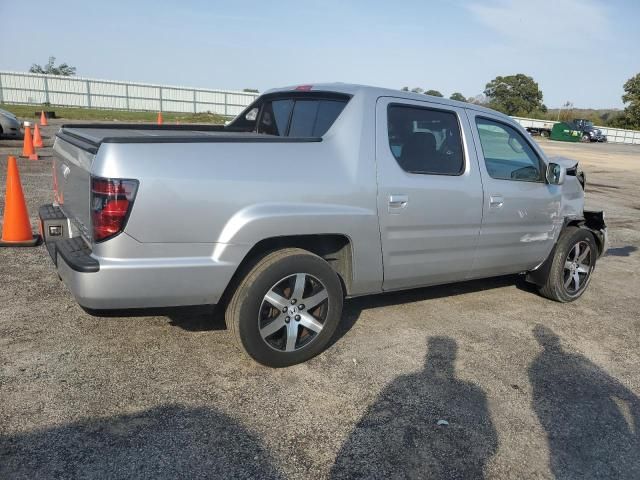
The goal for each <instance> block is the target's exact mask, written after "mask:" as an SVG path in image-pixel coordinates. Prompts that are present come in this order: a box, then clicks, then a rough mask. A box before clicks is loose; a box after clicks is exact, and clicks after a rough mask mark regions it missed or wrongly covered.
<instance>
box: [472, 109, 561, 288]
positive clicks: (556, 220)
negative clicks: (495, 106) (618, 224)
mask: <svg viewBox="0 0 640 480" xmlns="http://www.w3.org/2000/svg"><path fill="white" fill-rule="evenodd" d="M468 113H469V114H470V120H471V121H472V123H474V124H475V128H474V129H473V131H474V139H475V142H476V149H477V150H478V155H479V158H480V172H481V174H482V183H483V186H484V203H483V219H482V228H481V230H480V239H479V242H478V250H477V255H476V259H475V261H474V267H473V276H474V277H488V276H494V275H502V274H511V273H518V272H523V271H527V270H530V269H532V268H534V267H536V266H537V265H538V264H539V263H541V262H542V261H543V260H544V259H545V258H546V257H547V256H548V254H549V253H550V251H551V249H552V247H553V244H554V242H555V238H556V234H557V232H558V231H559V228H560V227H561V225H562V221H563V219H562V218H560V217H559V213H560V201H561V193H560V192H561V190H560V189H561V187H560V186H558V185H549V184H547V183H546V181H545V173H546V163H545V162H544V160H543V157H542V154H541V153H540V152H538V151H537V147H535V146H534V145H532V143H530V140H529V139H528V138H527V137H525V135H524V134H523V133H522V132H521V131H520V130H519V129H517V128H516V127H515V126H513V125H510V124H508V123H507V122H505V121H503V120H502V119H500V118H499V117H493V116H491V115H488V114H480V113H478V112H475V111H471V110H469V111H468Z"/></svg>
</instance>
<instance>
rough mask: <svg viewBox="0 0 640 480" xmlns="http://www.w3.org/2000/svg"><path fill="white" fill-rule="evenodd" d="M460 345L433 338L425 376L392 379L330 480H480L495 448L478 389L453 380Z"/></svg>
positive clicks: (339, 458) (345, 448) (341, 453)
mask: <svg viewBox="0 0 640 480" xmlns="http://www.w3.org/2000/svg"><path fill="white" fill-rule="evenodd" d="M456 353H457V344H456V342H455V340H453V339H451V338H449V337H431V338H429V340H428V351H427V355H426V359H425V366H424V369H423V370H421V371H420V372H418V373H414V374H410V375H404V376H400V377H398V378H396V379H395V380H394V381H393V382H392V383H391V384H389V385H388V386H387V387H386V388H385V389H384V390H383V391H382V392H381V393H380V395H379V396H378V398H377V400H376V401H375V402H374V403H373V404H372V405H371V406H370V407H369V408H368V410H367V412H366V413H365V415H364V416H363V418H362V419H361V420H360V421H359V423H358V424H357V425H356V427H355V428H354V429H353V431H352V433H351V435H350V436H349V438H348V439H347V440H346V441H345V443H344V444H343V446H342V447H341V449H340V451H339V453H338V456H337V458H336V460H335V463H334V465H333V467H332V469H331V475H330V478H332V479H356V478H363V479H364V478H366V479H383V478H384V479H392V478H409V479H411V478H421V479H422V478H424V479H427V478H428V479H478V478H484V473H483V470H484V466H485V464H486V463H487V461H488V460H489V458H490V457H491V456H492V455H493V454H494V453H495V452H496V450H497V448H498V438H497V434H496V431H495V428H494V426H493V423H492V421H491V416H490V413H489V411H488V408H487V399H486V395H485V393H484V392H483V391H482V389H481V388H480V387H478V386H476V385H474V384H473V383H470V382H465V381H462V380H459V379H457V378H456V376H455V366H454V363H455V359H456Z"/></svg>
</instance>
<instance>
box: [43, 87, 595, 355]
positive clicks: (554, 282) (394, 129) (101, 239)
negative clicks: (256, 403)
mask: <svg viewBox="0 0 640 480" xmlns="http://www.w3.org/2000/svg"><path fill="white" fill-rule="evenodd" d="M54 152H55V164H54V179H53V180H54V202H53V204H51V205H45V206H43V207H42V208H41V209H40V218H41V229H42V233H43V236H44V238H45V240H46V245H47V248H48V250H49V253H50V254H51V257H52V258H53V261H54V263H55V264H56V266H57V270H58V273H59V275H60V277H61V278H62V279H63V280H64V282H65V283H66V285H67V286H68V288H69V289H70V290H71V292H72V293H73V295H74V296H75V298H76V299H77V301H78V302H79V303H80V304H81V305H82V306H84V307H85V308H87V309H90V310H104V309H123V308H146V307H162V306H178V305H198V304H216V303H217V304H220V305H222V306H224V308H225V309H226V310H225V311H226V314H225V316H226V321H227V325H228V328H229V329H230V330H231V331H232V332H233V333H234V335H235V337H236V338H237V341H238V343H239V345H240V347H241V348H242V349H244V350H245V351H246V352H247V353H248V354H249V355H250V356H251V357H252V358H254V359H255V360H256V361H258V362H260V363H263V364H265V365H270V366H286V365H291V364H294V363H298V362H302V361H305V360H307V359H309V358H311V357H312V356H314V355H316V354H318V353H319V352H321V351H322V349H323V348H324V347H325V346H326V345H327V343H328V342H329V340H330V338H331V336H332V334H333V333H334V331H335V329H336V327H337V325H338V323H339V322H340V317H341V311H342V304H343V298H345V297H354V296H358V295H368V294H374V293H381V292H388V291H393V290H401V289H407V288H415V287H420V286H427V285H435V284H444V283H450V282H458V281H464V280H469V279H474V278H483V277H491V276H497V275H505V274H513V273H523V274H526V275H527V279H528V280H529V281H531V282H533V283H535V284H536V285H538V286H539V290H540V292H541V294H542V295H544V296H546V297H549V298H551V299H554V300H557V301H560V302H569V301H572V300H575V299H577V298H578V297H580V295H582V293H583V292H584V291H585V289H586V288H587V285H588V284H589V281H590V279H591V274H592V272H593V270H594V267H595V264H596V259H597V258H598V257H599V256H601V255H602V253H603V252H604V250H605V244H606V227H605V223H604V218H603V214H602V212H588V211H584V210H583V204H584V175H583V173H582V172H581V171H580V170H579V169H578V166H577V163H576V162H575V161H568V160H564V159H548V158H547V157H546V155H545V154H544V153H543V151H542V150H541V149H540V148H539V147H538V145H536V143H534V142H532V141H531V139H530V138H529V136H528V135H527V133H526V132H525V131H524V130H523V128H522V127H521V126H520V125H518V124H517V123H516V122H515V121H513V120H512V119H511V118H509V117H507V116H505V115H502V114H500V113H497V112H495V111H493V110H489V109H486V108H482V107H479V106H477V105H472V104H467V103H460V102H455V101H450V100H446V99H443V98H435V97H429V96H425V95H418V94H413V93H408V92H400V91H395V90H386V89H380V88H373V87H366V86H358V85H346V84H323V85H303V86H298V87H290V88H282V89H276V90H271V91H269V92H267V93H266V94H264V95H262V96H261V97H259V98H258V99H257V100H256V101H255V102H254V103H253V104H251V105H250V106H249V107H247V108H246V110H245V111H244V112H243V113H241V114H240V115H239V116H238V117H237V118H235V119H234V120H233V121H232V122H231V123H230V124H229V125H227V126H186V125H163V126H156V125H108V126H107V125H95V124H94V125H80V124H76V125H65V126H63V127H62V128H61V129H60V131H59V132H58V134H57V138H56V141H55V145H54Z"/></svg>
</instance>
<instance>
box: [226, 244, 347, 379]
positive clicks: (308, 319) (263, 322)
mask: <svg viewBox="0 0 640 480" xmlns="http://www.w3.org/2000/svg"><path fill="white" fill-rule="evenodd" d="M342 302H343V294H342V285H341V283H340V279H339V278H338V275H337V274H336V272H335V271H334V270H333V269H332V268H331V266H330V265H329V264H328V263H327V262H326V261H325V260H323V259H322V258H320V257H318V256H317V255H314V254H312V253H309V252H307V251H306V250H302V249H298V248H287V249H283V250H278V251H276V252H273V253H270V254H268V255H266V256H265V257H264V258H263V259H261V260H260V261H259V262H258V263H257V264H256V265H255V266H254V267H253V268H252V269H251V270H250V271H249V272H248V273H247V274H246V276H245V277H244V278H243V279H242V280H241V281H240V283H239V285H238V287H237V289H236V291H235V293H234V294H233V297H232V298H231V301H230V302H229V305H228V307H227V310H226V314H225V321H226V324H227V328H228V329H229V330H230V331H231V333H232V334H233V336H234V338H235V340H236V343H237V344H238V346H239V347H240V348H241V349H242V350H243V351H244V352H246V353H247V354H248V355H249V356H250V357H251V358H252V359H254V360H255V361H257V362H258V363H261V364H263V365H266V366H269V367H286V366H290V365H294V364H296V363H301V362H304V361H306V360H309V359H310V358H312V357H314V356H316V355H317V354H319V353H320V352H322V351H323V350H324V348H325V347H326V346H327V344H328V343H329V341H330V340H331V337H332V336H333V333H334V332H335V330H336V327H337V326H338V323H339V322H340V318H341V316H342ZM305 303H306V305H305Z"/></svg>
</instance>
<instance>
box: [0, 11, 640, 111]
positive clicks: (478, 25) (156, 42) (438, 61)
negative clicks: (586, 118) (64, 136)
mask: <svg viewBox="0 0 640 480" xmlns="http://www.w3.org/2000/svg"><path fill="white" fill-rule="evenodd" d="M0 32H1V34H0V70H11V71H27V70H28V68H29V67H30V66H31V64H32V63H40V64H44V63H46V62H47V59H48V57H49V56H55V57H56V58H57V61H58V62H66V63H68V64H70V65H73V66H75V67H76V68H77V75H78V76H83V77H89V78H101V79H109V80H126V81H137V82H150V83H159V84H164V85H178V86H190V87H201V88H221V89H230V90H240V89H243V88H257V89H259V90H260V91H264V90H267V89H269V88H272V87H277V86H284V85H295V84H307V83H314V82H333V81H339V82H349V83H362V84H368V85H376V86H382V87H389V88H398V89H399V88H402V87H403V86H409V87H421V88H423V89H425V90H428V89H436V90H439V91H441V92H442V93H443V94H444V95H445V96H449V95H451V93H453V92H456V91H458V92H461V93H462V94H463V95H465V96H467V97H469V96H475V95H478V94H480V93H482V91H483V90H484V87H485V85H486V83H487V82H489V81H490V80H491V79H493V78H495V77H496V76H498V75H503V76H504V75H511V74H516V73H525V74H527V75H530V76H532V77H533V78H534V80H536V81H537V82H538V84H539V86H540V89H541V90H542V92H543V95H544V99H543V101H544V103H545V104H546V105H547V106H548V107H549V108H554V107H558V106H560V105H562V104H564V103H565V102H567V101H570V102H572V103H573V104H574V106H575V107H578V108H591V107H592V108H622V107H623V103H622V99H621V96H622V94H623V84H624V82H625V81H626V80H627V79H629V78H631V77H632V76H634V75H635V74H637V73H640V52H639V47H640V0H609V1H601V0H536V1H533V2H532V1H527V0H449V1H443V0H440V1H430V0H423V1H418V0H407V1H403V0H395V1H389V0H386V1H377V0H369V1H348V0H322V1H317V0H306V1H304V0H297V1H290V0H283V1H277V0H271V1H264V0H263V1H253V0H244V1H242V2H233V1H229V0H226V1H216V0H211V1H200V0H182V1H180V2H175V1H173V2H165V1H163V0H156V1H151V0H138V1H135V0H129V1H121V0H103V1H96V0H94V1H87V0H81V1H75V0H56V1H51V0H46V1H45V0H30V1H29V2H27V3H25V2H23V1H19V0H0Z"/></svg>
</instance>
